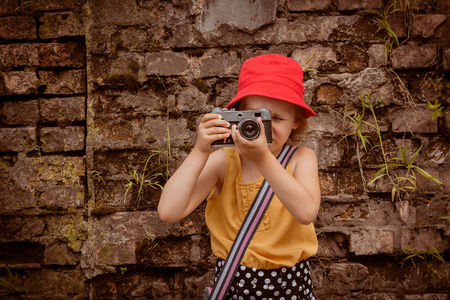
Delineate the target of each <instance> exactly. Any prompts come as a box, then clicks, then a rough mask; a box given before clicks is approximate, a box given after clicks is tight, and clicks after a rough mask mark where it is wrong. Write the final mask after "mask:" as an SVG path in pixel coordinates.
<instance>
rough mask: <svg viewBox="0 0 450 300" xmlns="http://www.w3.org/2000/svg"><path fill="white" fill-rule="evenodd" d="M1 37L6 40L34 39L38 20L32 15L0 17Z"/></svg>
mask: <svg viewBox="0 0 450 300" xmlns="http://www.w3.org/2000/svg"><path fill="white" fill-rule="evenodd" d="M0 38H2V39H5V40H13V39H14V40H34V39H36V38H37V34H36V21H35V20H34V18H33V17H30V16H14V17H6V18H0Z"/></svg>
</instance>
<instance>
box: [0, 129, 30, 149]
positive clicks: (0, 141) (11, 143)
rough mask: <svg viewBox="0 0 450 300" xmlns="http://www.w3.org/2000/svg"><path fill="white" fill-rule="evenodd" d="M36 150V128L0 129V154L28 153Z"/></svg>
mask: <svg viewBox="0 0 450 300" xmlns="http://www.w3.org/2000/svg"><path fill="white" fill-rule="evenodd" d="M35 149H36V128H34V127H23V128H0V152H30V151H33V150H35Z"/></svg>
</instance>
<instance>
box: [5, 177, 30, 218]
mask: <svg viewBox="0 0 450 300" xmlns="http://www.w3.org/2000/svg"><path fill="white" fill-rule="evenodd" d="M34 192H35V191H34V189H33V188H31V189H21V188H18V187H17V186H14V185H12V184H3V183H0V202H1V203H2V211H1V212H2V214H17V213H18V212H19V211H21V210H24V209H30V208H35V205H36V200H35V195H34Z"/></svg>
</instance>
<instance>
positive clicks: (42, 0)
mask: <svg viewBox="0 0 450 300" xmlns="http://www.w3.org/2000/svg"><path fill="white" fill-rule="evenodd" d="M84 3H86V0H60V1H54V0H34V1H33V5H34V6H35V7H37V8H39V10H42V11H49V10H71V9H76V8H81V6H82V5H83V4H84Z"/></svg>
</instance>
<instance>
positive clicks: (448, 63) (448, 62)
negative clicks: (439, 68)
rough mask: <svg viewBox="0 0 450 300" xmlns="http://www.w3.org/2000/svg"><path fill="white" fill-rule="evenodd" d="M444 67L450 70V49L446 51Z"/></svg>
mask: <svg viewBox="0 0 450 300" xmlns="http://www.w3.org/2000/svg"><path fill="white" fill-rule="evenodd" d="M443 67H444V70H446V71H448V70H450V48H448V47H447V48H445V49H444V55H443Z"/></svg>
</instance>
